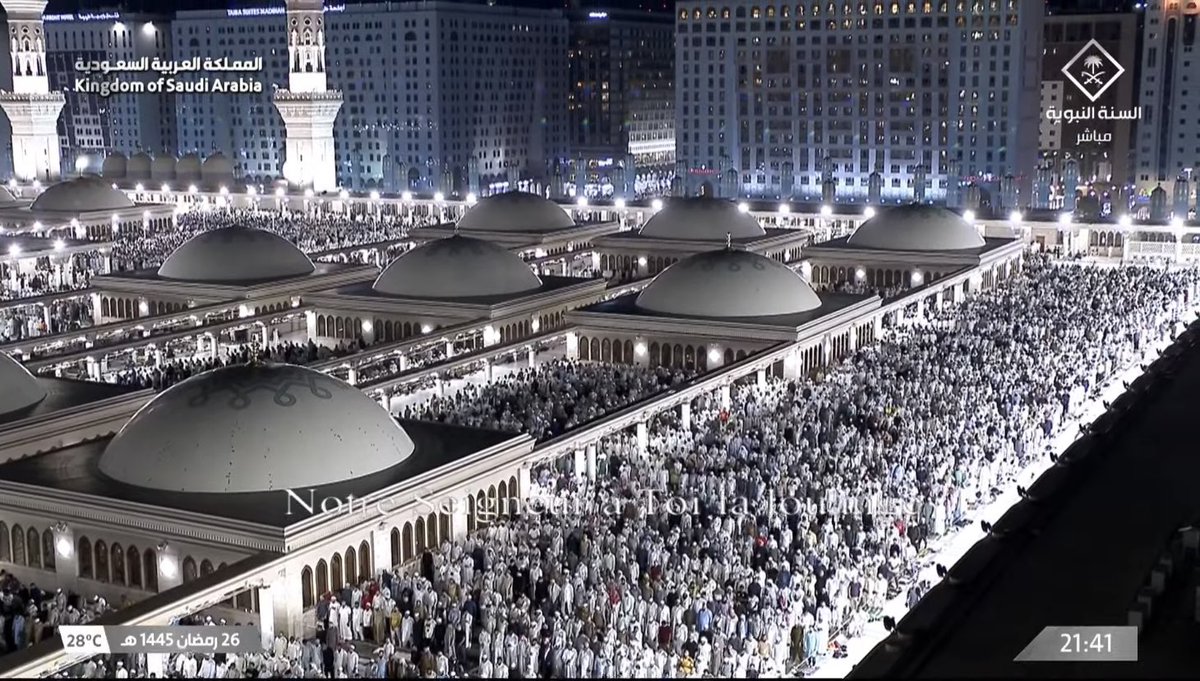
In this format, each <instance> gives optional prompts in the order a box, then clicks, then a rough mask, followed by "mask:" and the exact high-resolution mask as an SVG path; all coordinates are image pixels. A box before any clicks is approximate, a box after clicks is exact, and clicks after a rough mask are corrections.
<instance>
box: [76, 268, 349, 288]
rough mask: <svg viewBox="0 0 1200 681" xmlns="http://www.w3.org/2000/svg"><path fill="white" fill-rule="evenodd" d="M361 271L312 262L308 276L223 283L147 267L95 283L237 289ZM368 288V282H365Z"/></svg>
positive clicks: (110, 275)
mask: <svg viewBox="0 0 1200 681" xmlns="http://www.w3.org/2000/svg"><path fill="white" fill-rule="evenodd" d="M355 269H363V266H362V265H352V264H346V263H328V262H314V263H313V271H312V272H309V273H308V274H298V275H294V276H286V277H283V278H274V277H269V278H257V279H249V278H247V279H228V280H224V281H188V280H183V279H172V278H169V277H164V276H162V275H161V274H159V273H158V268H157V267H147V268H145V269H140V270H127V271H115V272H112V273H111V274H106V275H101V276H99V277H96V279H97V283H98V284H99V283H100V282H103V281H104V280H105V279H133V280H139V281H145V282H159V283H173V284H196V285H204V286H213V285H218V286H232V287H237V288H250V287H253V286H261V285H263V284H272V283H276V282H280V281H294V280H302V279H311V278H313V277H321V276H328V275H331V274H340V273H343V272H348V271H350V270H355ZM367 285H368V286H370V282H367Z"/></svg>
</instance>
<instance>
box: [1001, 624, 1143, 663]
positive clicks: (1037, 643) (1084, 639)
mask: <svg viewBox="0 0 1200 681" xmlns="http://www.w3.org/2000/svg"><path fill="white" fill-rule="evenodd" d="M1137 659H1138V630H1137V627H1046V628H1045V629H1043V630H1042V632H1041V633H1040V634H1038V635H1037V636H1036V637H1034V639H1033V640H1032V641H1030V643H1029V645H1027V646H1025V649H1024V650H1022V651H1021V653H1020V654H1019V655H1017V657H1016V659H1015V660H1014V661H1015V662H1137Z"/></svg>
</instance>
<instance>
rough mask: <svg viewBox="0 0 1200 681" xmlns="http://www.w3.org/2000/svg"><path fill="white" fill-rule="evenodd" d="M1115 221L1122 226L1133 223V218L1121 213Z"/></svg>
mask: <svg viewBox="0 0 1200 681" xmlns="http://www.w3.org/2000/svg"><path fill="white" fill-rule="evenodd" d="M1117 223H1118V224H1120V225H1121V226H1122V227H1128V226H1130V225H1132V224H1133V218H1131V217H1129V216H1128V215H1122V216H1121V217H1120V218H1118V219H1117Z"/></svg>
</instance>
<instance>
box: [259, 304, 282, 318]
mask: <svg viewBox="0 0 1200 681" xmlns="http://www.w3.org/2000/svg"><path fill="white" fill-rule="evenodd" d="M286 309H288V306H287V305H285V304H284V303H271V304H270V305H259V306H257V307H255V308H254V316H255V317H258V316H259V315H261V314H263V313H264V312H270V313H274V312H283V311H284V310H286Z"/></svg>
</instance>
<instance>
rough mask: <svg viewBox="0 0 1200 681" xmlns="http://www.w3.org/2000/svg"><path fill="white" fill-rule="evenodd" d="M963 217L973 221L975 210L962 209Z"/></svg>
mask: <svg viewBox="0 0 1200 681" xmlns="http://www.w3.org/2000/svg"><path fill="white" fill-rule="evenodd" d="M963 219H964V220H966V221H967V222H975V211H973V210H966V211H963Z"/></svg>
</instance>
